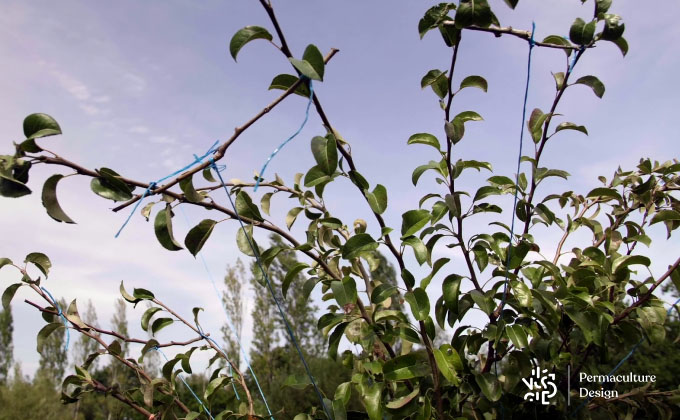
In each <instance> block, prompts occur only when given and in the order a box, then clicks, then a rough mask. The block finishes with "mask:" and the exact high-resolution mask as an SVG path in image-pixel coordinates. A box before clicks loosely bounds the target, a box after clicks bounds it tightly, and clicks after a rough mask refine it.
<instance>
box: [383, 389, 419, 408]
mask: <svg viewBox="0 0 680 420" xmlns="http://www.w3.org/2000/svg"><path fill="white" fill-rule="evenodd" d="M419 394H420V388H417V387H416V388H414V389H413V391H411V392H410V393H408V394H406V395H404V396H403V397H399V398H397V399H395V400H392V401H390V402H388V403H387V404H385V407H386V408H389V409H391V410H398V409H400V408H403V407H405V406H406V405H407V404H408V403H410V402H411V401H413V399H414V398H415V397H417V396H418V395H419Z"/></svg>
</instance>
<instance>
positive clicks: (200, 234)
mask: <svg viewBox="0 0 680 420" xmlns="http://www.w3.org/2000/svg"><path fill="white" fill-rule="evenodd" d="M216 224H217V222H216V221H214V220H211V219H204V220H201V222H200V223H199V224H197V225H196V226H194V227H193V228H191V230H190V231H189V233H187V236H186V238H184V246H186V247H187V249H188V250H189V252H191V255H193V256H194V257H195V256H196V254H198V253H199V252H200V251H201V249H202V248H203V245H204V244H205V241H207V240H208V238H209V237H210V234H211V233H212V231H213V229H214V228H215V225H216Z"/></svg>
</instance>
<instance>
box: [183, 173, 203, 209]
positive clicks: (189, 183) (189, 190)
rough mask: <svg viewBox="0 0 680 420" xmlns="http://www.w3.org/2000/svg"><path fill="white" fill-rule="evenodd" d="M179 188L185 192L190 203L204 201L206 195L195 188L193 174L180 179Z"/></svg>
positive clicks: (185, 196)
mask: <svg viewBox="0 0 680 420" xmlns="http://www.w3.org/2000/svg"><path fill="white" fill-rule="evenodd" d="M179 188H180V189H181V190H182V192H183V193H184V198H186V199H187V201H189V202H190V203H200V202H201V201H203V198H204V197H203V196H202V195H201V194H199V193H198V191H196V189H195V188H194V182H193V175H191V176H188V177H186V178H184V179H182V180H181V181H179Z"/></svg>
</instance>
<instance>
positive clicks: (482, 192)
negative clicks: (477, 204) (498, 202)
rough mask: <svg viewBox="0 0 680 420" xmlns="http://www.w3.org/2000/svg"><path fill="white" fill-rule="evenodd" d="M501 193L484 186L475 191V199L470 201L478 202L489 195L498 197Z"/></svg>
mask: <svg viewBox="0 0 680 420" xmlns="http://www.w3.org/2000/svg"><path fill="white" fill-rule="evenodd" d="M500 193H501V190H500V189H498V188H497V187H493V186H491V185H485V186H483V187H481V188H480V189H478V190H477V192H476V193H475V197H474V198H473V199H472V201H479V200H481V199H483V198H486V197H488V196H490V195H499V194H500Z"/></svg>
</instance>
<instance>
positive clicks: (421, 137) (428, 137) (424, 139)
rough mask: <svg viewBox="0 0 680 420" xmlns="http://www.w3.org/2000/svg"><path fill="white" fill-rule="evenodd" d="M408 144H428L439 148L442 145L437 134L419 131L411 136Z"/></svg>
mask: <svg viewBox="0 0 680 420" xmlns="http://www.w3.org/2000/svg"><path fill="white" fill-rule="evenodd" d="M406 144H426V145H428V146H432V147H434V148H435V149H437V150H439V149H440V148H441V146H440V145H439V140H437V138H436V137H435V136H433V135H432V134H429V133H417V134H414V135H412V136H411V137H409V139H408V141H407V142H406Z"/></svg>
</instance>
